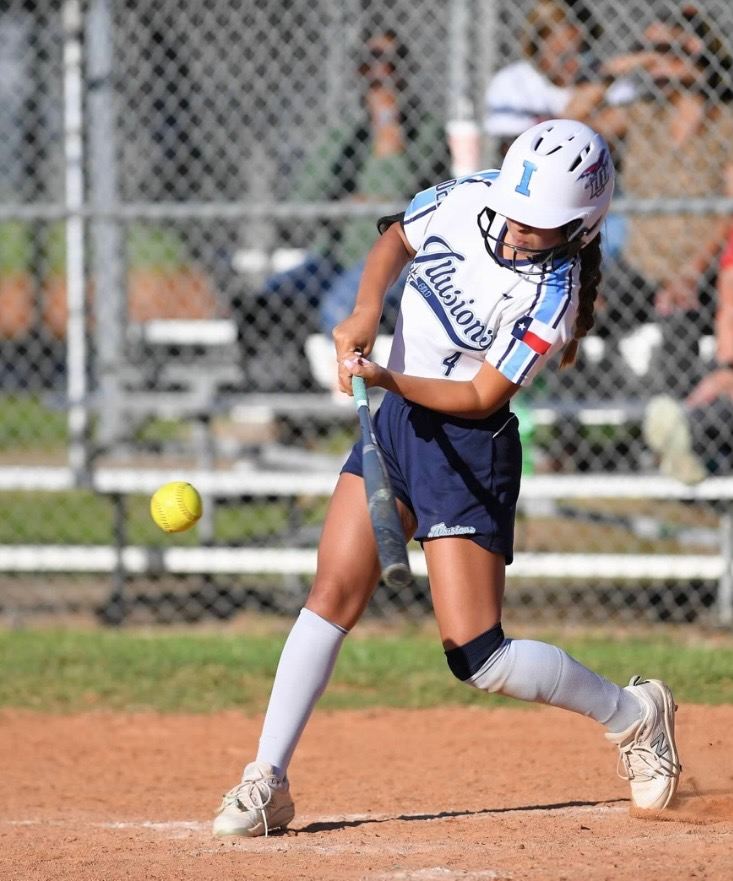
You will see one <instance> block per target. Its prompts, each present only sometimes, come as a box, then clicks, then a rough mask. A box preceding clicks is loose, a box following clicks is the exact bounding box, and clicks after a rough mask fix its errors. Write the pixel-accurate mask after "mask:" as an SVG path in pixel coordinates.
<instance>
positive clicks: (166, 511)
mask: <svg viewBox="0 0 733 881" xmlns="http://www.w3.org/2000/svg"><path fill="white" fill-rule="evenodd" d="M202 510H203V508H202V504H201V496H200V495H199V494H198V492H197V491H196V488H195V487H193V486H191V484H190V483H186V481H185V480H174V481H173V482H172V483H165V484H163V486H161V487H159V488H158V489H156V491H155V492H154V493H153V497H152V498H151V499H150V516H151V517H152V518H153V520H154V521H155V522H156V523H157V524H158V526H160V528H161V529H162V530H163V532H184V531H185V530H186V529H190V528H191V527H192V526H193V524H194V523H196V521H197V520H198V519H199V518H200V517H201V511H202Z"/></svg>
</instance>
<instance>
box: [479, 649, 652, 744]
mask: <svg viewBox="0 0 733 881" xmlns="http://www.w3.org/2000/svg"><path fill="white" fill-rule="evenodd" d="M468 681H469V682H470V684H471V685H475V686H476V687H477V688H481V689H484V690H485V691H493V692H498V693H499V694H505V695H507V696H509V697H514V698H518V699H519V700H523V701H537V702H539V703H544V704H550V705H551V706H553V707H562V708H563V709H566V710H572V711H573V712H574V713H580V714H582V715H583V716H590V718H591V719H595V720H596V722H600V723H601V724H602V725H605V726H606V727H607V728H608V729H609V731H612V732H614V733H615V732H618V731H623V730H624V729H626V728H628V727H629V725H631V724H632V723H633V722H635V721H636V720H637V719H639V718H640V716H641V706H640V704H639V702H638V700H637V699H636V698H635V697H634V696H633V695H632V694H630V693H629V692H628V691H625V690H624V689H623V688H621V687H620V686H618V685H615V684H614V683H613V682H609V681H608V679H604V678H603V677H602V676H599V675H598V674H597V673H593V671H592V670H589V669H588V668H587V667H584V666H583V665H582V664H580V663H579V662H578V661H576V660H575V659H574V658H571V657H570V655H569V654H567V652H564V651H563V650H562V649H561V648H558V647H557V646H554V645H548V644H547V643H544V642H537V641H536V640H533V639H507V640H505V641H504V644H503V645H502V646H501V647H500V648H499V649H498V650H497V651H496V652H494V654H493V655H492V656H491V657H490V658H489V660H488V661H487V662H486V664H484V666H483V667H482V668H481V669H480V670H479V671H478V673H476V674H475V675H474V676H472V677H471V679H469V680H468Z"/></svg>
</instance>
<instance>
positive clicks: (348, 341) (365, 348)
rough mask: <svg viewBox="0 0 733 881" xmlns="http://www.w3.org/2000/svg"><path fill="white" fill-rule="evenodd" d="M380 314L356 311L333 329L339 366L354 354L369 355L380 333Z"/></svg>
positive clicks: (361, 310)
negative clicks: (348, 356)
mask: <svg viewBox="0 0 733 881" xmlns="http://www.w3.org/2000/svg"><path fill="white" fill-rule="evenodd" d="M379 318H380V315H379V313H376V312H370V311H366V310H363V309H359V310H355V311H354V312H352V313H351V315H349V317H348V318H345V319H344V320H343V321H342V322H340V323H339V324H337V325H336V327H334V329H333V333H332V336H333V341H334V343H335V345H336V358H337V359H338V362H339V364H340V363H341V362H342V361H343V360H344V358H346V357H347V355H349V354H351V353H352V352H361V353H362V354H363V355H368V354H369V353H370V352H371V350H372V349H373V348H374V341H375V340H376V338H377V332H378V331H379Z"/></svg>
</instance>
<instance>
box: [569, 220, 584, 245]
mask: <svg viewBox="0 0 733 881" xmlns="http://www.w3.org/2000/svg"><path fill="white" fill-rule="evenodd" d="M582 227H583V221H582V219H580V218H578V219H577V220H571V221H570V223H568V224H566V225H565V238H566V239H567V240H568V241H569V242H572V241H573V240H574V239H576V238H582V237H583V235H584V234H585V233H587V232H589V231H590V230H587V229H585V230H584V229H583V228H582Z"/></svg>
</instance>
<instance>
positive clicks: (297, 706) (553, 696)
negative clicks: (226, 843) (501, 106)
mask: <svg viewBox="0 0 733 881" xmlns="http://www.w3.org/2000/svg"><path fill="white" fill-rule="evenodd" d="M613 184H614V169H613V165H612V163H611V159H610V157H609V152H608V147H607V145H606V144H605V142H604V141H603V139H602V138H601V137H600V136H599V135H598V134H596V133H595V132H594V131H593V130H592V129H590V128H588V126H586V125H584V124H582V123H578V122H574V121H570V120H550V121H548V122H543V123H541V124H539V125H537V126H534V127H533V128H531V129H529V130H528V131H527V132H525V133H523V134H522V135H520V136H519V137H518V138H517V139H516V140H515V141H514V143H513V144H512V146H511V147H510V149H509V150H508V152H507V154H506V156H505V159H504V161H503V164H502V167H501V170H500V171H498V172H496V171H487V172H482V173H479V174H476V175H474V176H471V177H469V178H465V179H461V180H458V181H448V182H446V183H443V184H439V185H438V186H436V187H434V188H432V189H429V190H426V191H424V192H422V193H419V194H418V195H417V196H415V198H414V199H413V200H412V202H411V203H410V205H409V207H408V208H407V211H406V212H405V214H404V216H398V217H392V218H383V220H382V221H380V231H381V232H382V236H381V237H380V238H379V239H378V240H377V242H376V243H375V245H374V247H373V248H372V250H371V252H370V255H369V258H368V260H367V264H366V267H365V270H364V274H363V277H362V281H361V285H360V288H359V294H358V297H357V301H356V305H355V308H354V311H353V313H352V314H351V316H350V317H349V318H347V319H346V320H345V321H343V322H342V323H341V324H340V325H338V327H337V328H336V329H335V330H334V339H335V342H336V351H337V356H338V359H339V370H340V383H341V387H342V389H343V390H344V391H347V392H348V391H349V390H350V379H351V376H352V375H358V376H363V377H364V378H365V380H366V381H367V383H368V384H369V385H371V386H381V387H382V388H384V389H386V395H385V397H384V400H383V402H382V404H381V406H380V408H379V410H378V412H377V414H376V417H375V426H376V427H375V430H376V432H377V438H378V441H379V443H380V445H381V447H382V450H383V453H384V458H385V461H386V464H387V467H388V470H389V473H390V477H391V480H392V484H393V487H394V490H395V494H396V496H397V498H398V500H399V501H398V507H399V510H400V516H401V519H402V523H403V526H404V530H405V535H406V536H407V537H412V536H414V537H415V538H416V539H418V540H419V541H420V542H421V543H422V546H423V550H424V553H425V556H426V560H427V566H428V574H429V580H430V588H431V592H432V600H433V606H434V609H435V615H436V618H437V622H438V627H439V631H440V635H441V639H442V642H443V646H444V649H445V655H446V660H447V663H448V667H449V668H450V670H451V672H452V673H453V674H454V675H455V676H456V677H457V678H458V679H459V680H460V681H461V682H464V683H465V684H466V685H468V686H471V687H473V688H479V689H483V690H484V691H487V692H496V693H499V694H504V695H510V696H512V697H515V698H518V699H520V700H527V701H538V702H541V703H546V704H551V705H552V706H556V707H564V708H565V709H568V710H572V711H574V712H577V713H582V714H583V715H586V716H590V717H591V718H592V719H595V720H596V721H597V722H600V723H601V724H602V725H604V726H605V728H606V737H607V738H608V739H609V740H610V741H611V742H612V743H614V744H616V745H617V746H618V749H619V751H620V760H621V764H622V767H623V768H624V769H625V770H624V776H626V777H627V778H628V780H629V782H630V784H631V798H632V801H633V803H634V804H635V805H636V806H637V807H640V808H657V809H659V808H664V807H666V806H667V805H668V804H669V802H670V800H671V798H672V796H673V795H674V792H675V790H676V788H677V782H678V778H679V773H680V765H679V761H678V757H677V750H676V746H675V741H674V711H675V705H674V701H673V698H672V694H671V692H670V690H669V689H668V688H667V686H666V685H665V684H664V683H662V682H659V681H657V680H654V679H651V680H643V679H641V678H639V677H634V678H633V679H632V680H631V682H630V684H629V685H628V686H627V687H626V688H621V687H620V686H618V685H615V684H614V683H612V682H609V681H607V680H606V679H603V678H602V677H600V676H598V675H597V674H595V673H593V672H591V671H590V670H588V669H586V668H585V667H584V666H582V665H581V664H580V663H578V662H577V661H576V660H574V659H573V658H571V657H570V656H569V655H567V654H566V653H565V652H564V651H563V650H562V649H560V648H557V647H555V646H552V645H547V644H545V643H541V642H537V641H534V640H522V639H509V638H507V637H506V636H505V635H504V632H503V630H502V626H501V603H502V596H503V592H504V571H505V567H506V565H507V564H509V563H511V560H512V546H513V530H514V516H515V508H516V502H517V496H518V493H519V480H520V470H521V447H520V442H519V432H518V425H517V419H516V417H515V416H514V415H513V414H512V412H511V410H510V408H509V401H510V399H511V397H512V396H513V395H514V394H515V393H516V392H517V391H518V390H519V389H520V388H521V387H522V386H523V385H527V384H528V383H529V382H530V381H531V380H532V378H533V377H534V376H535V375H536V374H537V373H538V371H539V370H541V369H542V367H543V366H544V365H545V364H546V363H547V361H548V360H549V358H550V357H551V356H552V355H553V354H555V353H556V352H558V351H560V350H562V352H563V354H562V362H561V363H563V364H570V363H572V362H573V360H574V358H575V353H576V349H577V345H578V340H579V338H580V337H582V336H584V335H585V334H586V333H587V332H588V331H589V329H590V328H591V326H592V324H593V305H594V300H595V297H596V292H597V286H598V283H599V280H600V272H599V265H600V260H601V249H600V235H599V233H600V227H601V223H602V221H603V218H604V216H605V214H606V212H607V210H608V206H609V203H610V201H611V194H612V191H613ZM410 261H411V267H410V270H409V273H408V278H407V282H406V284H405V289H404V294H403V298H402V305H401V312H400V316H399V319H398V324H397V328H396V331H395V336H394V343H393V347H392V351H391V355H390V358H389V364H388V367H386V368H385V367H380V366H379V365H377V364H374V363H372V362H370V361H369V360H367V358H366V356H367V355H368V354H369V352H370V351H371V348H372V346H373V344H374V340H375V337H376V334H377V328H378V324H379V317H380V314H381V307H382V298H383V296H384V292H385V291H386V290H387V288H388V287H389V285H390V284H391V283H392V282H393V281H394V279H396V278H397V276H398V275H399V273H400V271H401V270H402V269H403V267H404V266H405V265H406V264H407V263H408V262H410ZM362 353H363V355H362ZM378 577H379V562H378V557H377V549H376V545H375V542H374V539H373V532H372V528H371V525H370V520H369V514H368V511H367V506H366V496H365V492H364V486H363V480H362V478H361V454H360V449H359V447H358V445H357V446H356V447H355V448H354V450H353V451H352V453H351V455H350V456H349V458H348V460H347V461H346V464H345V465H344V468H343V471H342V474H341V476H340V478H339V481H338V484H337V486H336V489H335V491H334V494H333V497H332V499H331V502H330V506H329V509H328V513H327V515H326V521H325V524H324V528H323V534H322V538H321V542H320V547H319V552H318V570H317V573H316V577H315V581H314V584H313V587H312V589H311V592H310V595H309V597H308V600H307V602H306V606H305V608H304V609H303V610H302V611H301V613H300V616H299V618H298V620H297V621H296V623H295V625H294V627H293V629H292V631H291V632H290V635H289V637H288V639H287V641H286V643H285V646H284V648H283V652H282V656H281V658H280V663H279V666H278V670H277V674H276V677H275V682H274V685H273V690H272V695H271V697H270V703H269V706H268V710H267V714H266V717H265V722H264V727H263V731H262V736H261V738H260V742H259V750H258V753H257V757H256V760H255V761H254V762H252V763H250V764H248V765H247V766H246V768H245V769H244V774H243V777H242V781H241V782H240V783H239V784H237V785H236V786H235V787H234V788H233V789H232V790H231V791H230V792H229V793H227V794H226V795H225V796H224V801H223V803H222V806H221V808H220V811H219V813H218V815H217V817H216V819H215V821H214V832H215V834H217V835H243V836H254V835H262V834H267V832H268V830H270V829H273V828H276V827H284V826H286V825H287V824H288V823H289V822H290V821H291V820H292V818H293V816H294V812H295V811H294V806H293V801H292V799H291V796H290V787H289V781H288V778H287V770H288V764H289V762H290V759H291V757H292V754H293V751H294V749H295V747H296V745H297V742H298V740H299V738H300V735H301V733H302V731H303V729H304V727H305V725H306V722H307V720H308V718H309V716H310V714H311V712H312V710H313V707H314V705H315V703H316V701H317V700H318V698H319V697H320V695H321V694H322V692H323V690H324V689H325V687H326V684H327V682H328V680H329V677H330V675H331V671H332V670H333V666H334V663H335V661H336V657H337V655H338V652H339V648H340V646H341V643H342V642H343V639H344V637H345V636H346V634H347V633H348V632H349V630H350V629H351V628H352V627H353V626H354V624H356V622H357V621H358V619H359V617H360V615H361V613H362V612H363V611H364V609H365V607H366V605H367V603H368V601H369V599H370V597H371V595H372V593H373V591H374V589H375V587H376V584H377V581H378Z"/></svg>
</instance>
